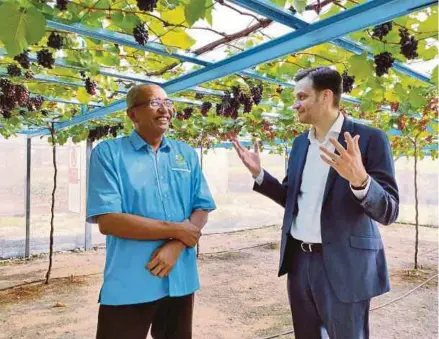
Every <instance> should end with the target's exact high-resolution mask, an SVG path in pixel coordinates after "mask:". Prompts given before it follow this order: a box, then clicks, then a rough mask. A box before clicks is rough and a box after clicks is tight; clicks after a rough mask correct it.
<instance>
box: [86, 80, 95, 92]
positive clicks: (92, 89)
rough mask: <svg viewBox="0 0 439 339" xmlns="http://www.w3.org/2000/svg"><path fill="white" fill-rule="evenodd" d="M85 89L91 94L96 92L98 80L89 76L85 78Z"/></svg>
mask: <svg viewBox="0 0 439 339" xmlns="http://www.w3.org/2000/svg"><path fill="white" fill-rule="evenodd" d="M84 87H85V90H86V91H87V93H88V94H90V95H95V94H96V81H93V80H91V79H90V78H89V77H88V78H87V79H85V86H84Z"/></svg>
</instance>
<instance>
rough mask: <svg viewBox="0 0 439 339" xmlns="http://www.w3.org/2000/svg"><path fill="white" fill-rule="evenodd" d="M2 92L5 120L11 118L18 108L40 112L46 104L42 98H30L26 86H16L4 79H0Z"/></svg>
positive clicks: (1, 110)
mask: <svg viewBox="0 0 439 339" xmlns="http://www.w3.org/2000/svg"><path fill="white" fill-rule="evenodd" d="M0 92H1V93H0V113H1V114H2V115H3V117H4V118H10V117H11V116H12V111H13V110H14V109H15V108H17V107H21V108H27V110H28V111H35V110H40V109H41V107H42V105H43V102H44V98H43V97H42V96H35V97H30V96H29V91H28V90H27V88H26V87H25V86H23V85H21V84H18V85H15V84H13V83H12V82H11V81H9V80H7V79H4V78H1V79H0ZM23 112H25V111H23Z"/></svg>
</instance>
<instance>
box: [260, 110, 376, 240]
mask: <svg viewBox="0 0 439 339" xmlns="http://www.w3.org/2000/svg"><path fill="white" fill-rule="evenodd" d="M343 121H344V116H343V114H339V115H338V117H337V120H335V122H334V123H333V125H332V126H331V128H330V129H329V131H328V133H327V134H326V136H325V140H324V141H323V142H322V143H320V142H319V141H318V140H317V139H316V137H315V130H314V128H312V129H311V130H310V132H309V134H308V139H309V142H310V144H309V149H308V154H307V156H306V160H305V167H304V169H303V173H302V185H301V186H300V191H299V195H298V197H297V204H298V207H299V211H298V214H297V216H296V217H295V218H294V219H293V224H292V226H291V235H292V236H293V238H295V239H298V240H302V241H304V242H308V243H321V242H322V234H321V223H320V217H321V211H322V204H323V194H324V192H325V186H326V181H327V179H328V173H329V167H330V166H329V165H328V164H326V163H325V162H324V161H323V160H322V159H321V158H320V154H321V153H322V152H321V151H320V149H319V147H320V146H325V147H326V148H327V149H329V151H331V152H334V150H335V147H334V146H333V145H332V144H331V143H330V141H329V137H334V138H335V139H338V137H339V134H340V131H341V128H342V126H343ZM291 156H293V157H294V154H292V155H291ZM263 180H264V170H261V173H259V175H258V176H257V177H256V178H255V181H256V183H257V184H258V185H261V184H262V182H263ZM369 186H370V177H369V179H368V181H367V186H366V188H365V189H363V190H354V189H352V187H351V189H352V192H353V193H354V195H355V196H356V197H357V199H359V200H361V199H363V198H364V197H365V196H366V194H367V192H368V190H369Z"/></svg>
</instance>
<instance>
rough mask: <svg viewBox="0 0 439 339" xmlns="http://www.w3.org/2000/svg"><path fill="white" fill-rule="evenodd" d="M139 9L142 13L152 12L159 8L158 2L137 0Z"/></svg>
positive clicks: (154, 0)
mask: <svg viewBox="0 0 439 339" xmlns="http://www.w3.org/2000/svg"><path fill="white" fill-rule="evenodd" d="M137 7H139V9H140V10H141V11H148V12H152V11H154V8H156V7H157V0H137Z"/></svg>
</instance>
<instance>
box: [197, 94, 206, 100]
mask: <svg viewBox="0 0 439 339" xmlns="http://www.w3.org/2000/svg"><path fill="white" fill-rule="evenodd" d="M203 98H204V95H203V94H202V93H196V94H195V99H197V100H201V99H203Z"/></svg>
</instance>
